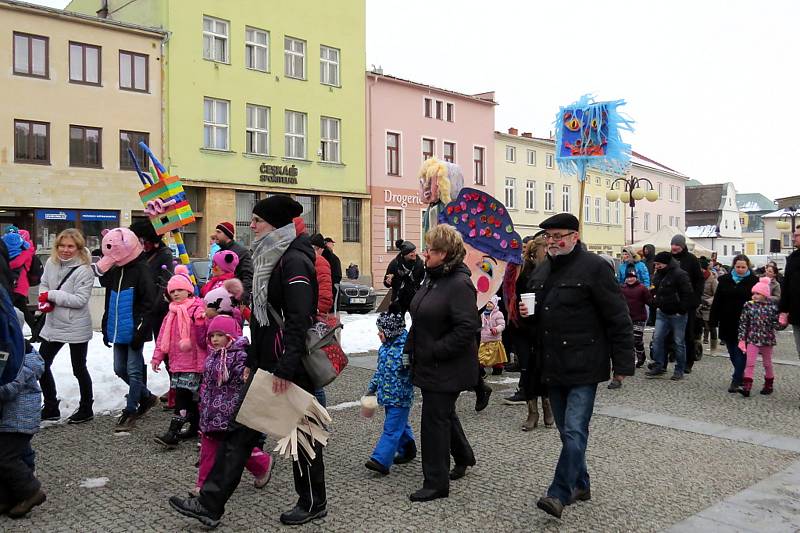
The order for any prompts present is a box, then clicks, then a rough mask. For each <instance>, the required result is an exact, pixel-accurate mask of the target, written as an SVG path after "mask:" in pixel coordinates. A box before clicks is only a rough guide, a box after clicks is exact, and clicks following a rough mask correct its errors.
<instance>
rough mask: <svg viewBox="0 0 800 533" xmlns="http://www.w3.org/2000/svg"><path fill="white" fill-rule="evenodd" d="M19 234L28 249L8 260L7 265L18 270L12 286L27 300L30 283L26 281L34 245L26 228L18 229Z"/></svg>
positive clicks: (34, 249)
mask: <svg viewBox="0 0 800 533" xmlns="http://www.w3.org/2000/svg"><path fill="white" fill-rule="evenodd" d="M19 236H20V237H22V239H23V240H24V241H25V242H27V243H28V249H27V250H22V252H20V254H19V255H18V256H17V257H15V258H14V259H12V260H11V261H10V262H9V264H8V266H9V267H10V268H11V270H16V271H17V272H18V276H17V285H16V286H15V287H14V292H16V293H17V294H21V295H22V296H24V297H25V300H27V299H28V291H29V290H30V288H31V284H30V282H28V271H29V270H30V269H31V262H33V256H34V255H35V254H36V246H34V245H33V241H32V240H31V234H30V233H28V230H24V229H21V230H19Z"/></svg>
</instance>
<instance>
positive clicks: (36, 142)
mask: <svg viewBox="0 0 800 533" xmlns="http://www.w3.org/2000/svg"><path fill="white" fill-rule="evenodd" d="M14 162H15V163H39V164H44V165H46V164H48V163H50V124H49V123H48V122H34V121H31V120H15V121H14Z"/></svg>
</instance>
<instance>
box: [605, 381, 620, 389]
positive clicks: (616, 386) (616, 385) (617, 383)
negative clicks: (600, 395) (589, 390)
mask: <svg viewBox="0 0 800 533" xmlns="http://www.w3.org/2000/svg"><path fill="white" fill-rule="evenodd" d="M608 388H609V390H617V389H621V388H622V380H620V379H612V380H611V381H610V382H609V383H608Z"/></svg>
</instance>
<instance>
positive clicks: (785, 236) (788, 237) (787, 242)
mask: <svg viewBox="0 0 800 533" xmlns="http://www.w3.org/2000/svg"><path fill="white" fill-rule="evenodd" d="M781 239H782V241H783V243H782V244H781V247H782V248H791V247H792V243H791V241H792V234H791V233H781Z"/></svg>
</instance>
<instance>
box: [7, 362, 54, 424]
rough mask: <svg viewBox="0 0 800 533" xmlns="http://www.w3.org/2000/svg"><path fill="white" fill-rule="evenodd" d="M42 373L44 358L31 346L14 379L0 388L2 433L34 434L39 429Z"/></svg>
mask: <svg viewBox="0 0 800 533" xmlns="http://www.w3.org/2000/svg"><path fill="white" fill-rule="evenodd" d="M43 373H44V361H43V360H42V358H41V357H40V356H39V352H37V351H36V350H35V349H34V348H31V351H30V352H29V353H27V354H25V360H24V361H23V363H22V368H20V370H19V374H17V377H16V378H15V379H14V381H12V382H10V383H7V384H5V385H3V386H1V387H0V433H27V434H30V435H33V434H34V433H36V432H37V431H39V424H40V423H41V421H42V389H40V388H39V378H40V377H41V376H42V374H43Z"/></svg>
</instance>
